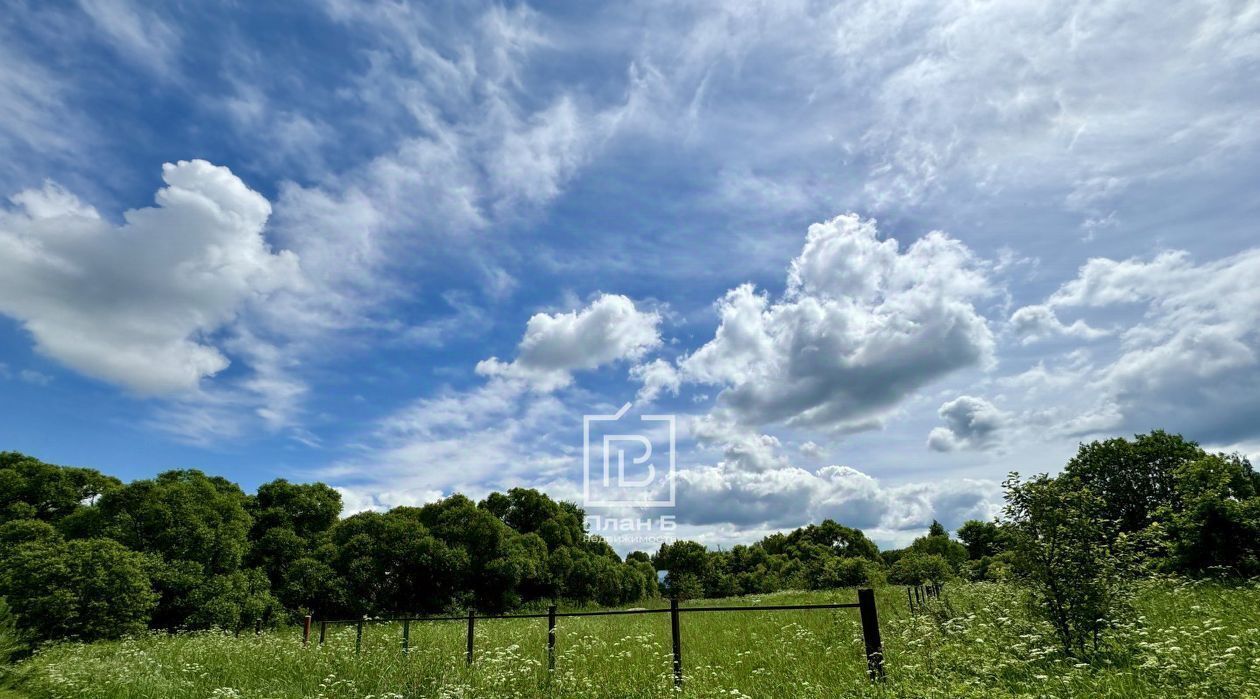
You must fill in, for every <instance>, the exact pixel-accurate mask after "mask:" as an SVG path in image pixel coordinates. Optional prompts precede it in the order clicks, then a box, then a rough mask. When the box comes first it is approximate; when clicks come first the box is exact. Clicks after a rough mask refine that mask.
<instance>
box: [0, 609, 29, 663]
mask: <svg viewBox="0 0 1260 699" xmlns="http://www.w3.org/2000/svg"><path fill="white" fill-rule="evenodd" d="M25 648H26V644H25V643H23V642H22V634H21V632H20V631H18V626H17V617H15V616H13V610H11V609H9V603H8V602H5V601H4V598H3V597H0V677H4V667H3V666H4V665H5V664H7V663H8V662H9V661H10V660H12V659H13V657H14V656H15V655H17V654H18V653H19V652H21V651H22V650H23V649H25Z"/></svg>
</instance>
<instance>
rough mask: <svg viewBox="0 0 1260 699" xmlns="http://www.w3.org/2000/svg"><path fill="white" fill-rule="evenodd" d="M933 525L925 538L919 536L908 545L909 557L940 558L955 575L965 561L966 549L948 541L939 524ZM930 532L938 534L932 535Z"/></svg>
mask: <svg viewBox="0 0 1260 699" xmlns="http://www.w3.org/2000/svg"><path fill="white" fill-rule="evenodd" d="M933 524H934V525H936V527H934V528H933V529H930V530H928V532H929V533H928V535H927V536H921V537H919V538H917V539H915V540H914V541H913V542H912V543H911V544H910V550H909V555H915V556H940V557H941V559H942V560H944V561H945V562H946V563H947V564H948V565H949V568H950V570H951V571H953V572H955V573H956V572H958V571H959V570H960V569H961V568H962V565H963V563H965V562H966V561H967V548H966V547H965V546H963V545H962V544H960V543H958V542H957V541H954V540H952V539H950V538H949V534H946V533H945V528H944V527H942V526H940V524H939V523H937V522H933ZM932 531H937V532H939V533H936V534H933V533H931V532H932ZM898 562H900V561H898Z"/></svg>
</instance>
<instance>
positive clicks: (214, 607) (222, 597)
mask: <svg viewBox="0 0 1260 699" xmlns="http://www.w3.org/2000/svg"><path fill="white" fill-rule="evenodd" d="M191 602H192V607H193V610H194V611H193V612H192V614H190V615H189V616H188V621H187V626H188V628H192V629H209V628H217V629H225V630H228V631H242V630H247V629H255V628H265V627H270V626H272V625H273V624H274V623H275V622H276V621H277V620H278V619H279V617H280V616H281V614H282V613H283V611H284V610H283V608H282V607H281V606H280V603H279V602H278V601H277V600H276V598H275V597H273V596H272V594H271V590H270V586H269V584H268V582H267V576H266V575H265V574H264V573H263V572H262V571H261V570H238V571H234V572H232V573H227V574H223V575H216V576H214V577H212V578H209V579H207V580H206V581H205V582H203V583H202V584H201V585H199V586H198V587H197V588H196V589H194V590H193V591H192V594H191Z"/></svg>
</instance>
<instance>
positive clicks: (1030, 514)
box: [1004, 474, 1130, 657]
mask: <svg viewBox="0 0 1260 699" xmlns="http://www.w3.org/2000/svg"><path fill="white" fill-rule="evenodd" d="M1004 486H1005V488H1006V507H1005V510H1004V516H1005V524H1006V529H1007V532H1008V537H1009V541H1010V550H1011V552H1012V554H1013V569H1014V573H1015V575H1016V576H1017V578H1018V579H1019V580H1020V581H1022V582H1023V583H1024V584H1025V585H1026V586H1027V587H1028V589H1029V591H1030V592H1031V593H1032V598H1031V599H1032V609H1033V611H1034V613H1036V614H1038V615H1040V616H1042V617H1043V618H1045V619H1046V620H1047V621H1049V622H1050V624H1051V625H1052V626H1053V627H1054V629H1055V632H1056V633H1057V634H1058V637H1059V641H1060V643H1061V644H1062V646H1063V650H1064V652H1066V653H1067V654H1069V655H1072V656H1076V657H1082V656H1086V655H1088V654H1089V653H1091V652H1093V651H1097V650H1098V648H1099V646H1100V643H1101V642H1102V638H1103V634H1104V632H1105V631H1106V630H1107V629H1108V628H1110V627H1111V626H1112V624H1113V623H1115V622H1116V621H1117V620H1119V619H1120V618H1121V617H1123V616H1124V614H1125V612H1126V611H1127V609H1128V605H1127V601H1128V585H1127V583H1128V573H1129V570H1128V568H1127V566H1128V563H1129V559H1130V556H1129V552H1128V551H1127V550H1126V541H1125V538H1124V537H1123V536H1117V534H1116V532H1115V530H1114V529H1115V525H1114V523H1113V522H1112V521H1111V520H1110V519H1108V518H1107V515H1108V513H1109V511H1110V510H1109V507H1108V503H1106V502H1105V501H1104V500H1103V499H1102V498H1100V497H1099V496H1098V495H1096V494H1095V493H1094V492H1092V491H1091V490H1090V489H1089V488H1088V487H1084V486H1082V485H1081V484H1080V483H1079V482H1078V481H1075V480H1072V479H1054V478H1050V477H1049V476H1046V475H1040V476H1036V477H1034V478H1031V479H1029V480H1028V481H1025V482H1021V481H1020V480H1019V477H1018V475H1017V474H1011V476H1010V477H1009V478H1008V479H1007V480H1006V482H1005V483H1004Z"/></svg>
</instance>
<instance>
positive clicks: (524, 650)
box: [21, 578, 1260, 699]
mask: <svg viewBox="0 0 1260 699" xmlns="http://www.w3.org/2000/svg"><path fill="white" fill-rule="evenodd" d="M1136 593H1137V594H1136V595H1135V597H1134V605H1135V609H1134V614H1133V615H1132V616H1131V617H1129V618H1128V619H1127V620H1125V621H1123V622H1119V623H1117V624H1116V625H1115V627H1114V629H1113V630H1112V632H1111V633H1110V634H1109V635H1108V637H1107V638H1106V639H1104V641H1103V643H1102V648H1101V655H1100V656H1099V658H1098V659H1097V661H1096V662H1094V663H1084V662H1082V661H1080V660H1079V659H1077V658H1074V657H1070V656H1068V655H1066V654H1065V653H1064V652H1063V649H1062V646H1061V644H1060V643H1059V641H1058V638H1057V634H1056V633H1055V631H1054V629H1053V628H1051V626H1050V625H1049V624H1048V623H1046V622H1045V621H1043V620H1042V619H1041V618H1040V617H1039V616H1036V615H1032V614H1029V613H1028V610H1029V607H1028V606H1027V605H1026V604H1025V600H1024V596H1025V595H1026V593H1025V591H1024V588H1023V587H1022V586H1019V585H1016V584H1014V583H958V582H953V583H950V584H949V585H947V586H946V589H945V593H944V595H943V597H942V599H941V600H939V601H938V600H929V601H928V607H929V610H928V611H929V613H926V614H919V615H915V616H911V615H910V614H909V613H908V611H907V606H906V599H905V593H904V591H903V590H901V589H900V588H894V587H884V588H879V589H877V597H878V607H879V610H880V620H881V622H882V623H881V626H882V628H883V638H884V644H885V652H886V658H887V667H888V677H887V680H886V681H885V682H883V683H881V684H880V685H879V686H872V684H871V683H870V681H869V680H868V679H867V677H866V673H865V670H866V663H865V661H864V659H863V656H862V652H863V651H862V641H861V633H860V630H859V624H858V620H857V614H856V612H855V610H835V611H791V612H756V613H749V612H733V613H730V614H691V615H686V614H684V615H683V617H682V639H683V669H684V673H685V676H686V685H685V691H684V693H683V695H684V696H689V697H705V698H717V697H722V698H724V699H731V698H735V699H738V698H740V697H758V698H763V697H783V698H785V699H786V698H791V699H823V698H826V699H836V698H837V697H870V696H881V697H905V698H907V699H909V698H914V699H971V698H974V699H993V698H1015V697H1019V698H1021V699H1023V698H1030V697H1038V698H1046V699H1051V698H1059V699H1068V698H1075V697H1079V698H1080V699H1094V698H1095V697H1107V698H1110V699H1120V698H1132V699H1148V698H1149V697H1187V698H1190V697H1194V698H1198V697H1219V698H1220V699H1237V698H1239V697H1254V696H1260V586H1257V585H1256V584H1254V583H1253V584H1242V585H1240V584H1223V583H1219V582H1213V581H1197V582H1195V581H1185V580H1177V579H1163V578H1156V579H1148V580H1144V581H1141V582H1139V583H1138V584H1137V590H1136ZM853 597H854V593H853V591H852V590H837V591H831V592H828V591H819V592H806V593H774V594H769V595H760V596H754V597H742V598H734V599H726V600H715V601H705V602H704V604H705V605H712V604H748V603H752V602H757V603H762V604H793V603H822V602H837V601H843V602H849V601H852V600H853ZM656 604H663V600H662V601H657V602H656ZM401 631H402V630H401V628H399V626H398V625H396V624H370V625H368V626H367V629H366V632H365V634H364V642H363V650H362V653H361V654H358V655H356V654H355V652H354V628H353V627H352V626H346V627H339V628H337V629H335V630H333V631H331V632H330V634H329V639H328V641H327V643H326V644H325V645H324V646H323V647H322V648H321V647H319V646H318V645H315V644H313V645H312V646H311V647H309V648H303V647H302V644H301V641H300V635H299V634H300V632H299V630H298V629H296V628H288V629H284V630H281V631H277V632H273V633H264V634H262V635H258V636H255V635H253V634H243V635H241V636H240V637H239V638H234V637H233V636H231V635H230V634H218V633H213V632H199V633H192V634H177V635H166V634H150V635H143V636H140V637H137V638H134V639H130V640H124V641H107V642H99V643H93V644H82V645H80V644H69V645H61V646H56V647H53V648H49V649H47V650H44V651H42V652H40V653H39V654H38V655H37V656H35V657H34V658H33V659H32V660H31V661H29V662H27V663H25V664H24V665H22V666H21V672H22V673H23V675H24V676H25V678H26V681H25V683H24V685H23V691H25V692H27V693H28V695H29V697H30V699H71V698H73V699H133V698H135V697H149V698H151V699H163V698H166V697H170V698H172V699H173V698H175V697H180V698H183V697H270V698H272V699H288V698H292V699H297V698H299V697H321V698H324V699H351V698H354V699H363V698H364V697H374V698H376V699H381V698H382V697H391V698H394V699H400V698H404V697H405V698H407V699H411V698H413V697H485V698H487V699H496V698H500V697H503V698H506V697H517V698H539V699H541V698H543V697H583V698H590V697H608V698H610V699H612V698H616V699H622V698H625V697H670V696H677V694H675V693H674V691H673V689H672V681H671V665H670V630H669V617H668V615H651V616H638V617H635V616H630V617H627V616H618V617H587V618H562V619H560V621H559V625H558V627H557V651H558V657H557V661H556V671H555V674H554V675H549V673H548V672H547V670H546V668H547V664H546V655H545V648H546V635H547V631H546V623H545V620H541V619H532V620H501V621H483V622H478V624H477V629H476V631H477V636H476V640H477V660H476V662H475V663H474V664H473V665H472V666H471V667H470V666H468V665H466V664H465V662H464V655H463V652H464V648H463V644H464V631H465V628H464V625H463V624H462V623H460V622H449V623H430V624H412V625H411V640H412V652H411V654H410V655H409V656H404V655H403V653H402V652H401V647H400V639H401Z"/></svg>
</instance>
